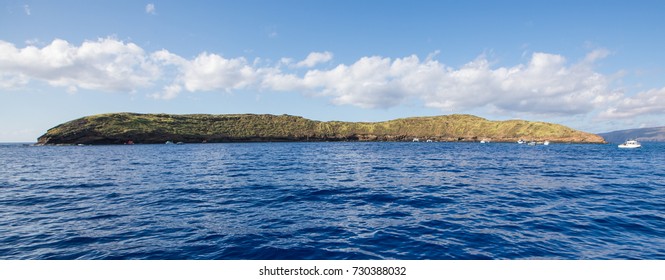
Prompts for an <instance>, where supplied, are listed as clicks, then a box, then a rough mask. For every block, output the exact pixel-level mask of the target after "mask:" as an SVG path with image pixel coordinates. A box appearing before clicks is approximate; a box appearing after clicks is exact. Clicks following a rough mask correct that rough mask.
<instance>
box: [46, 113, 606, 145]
mask: <svg viewBox="0 0 665 280" xmlns="http://www.w3.org/2000/svg"><path fill="white" fill-rule="evenodd" d="M414 138H417V139H419V140H420V141H427V140H432V141H468V142H472V141H480V140H483V139H487V140H490V141H493V142H513V141H517V140H519V139H524V140H526V141H545V140H548V141H550V142H565V143H604V139H603V138H602V137H600V136H598V135H595V134H591V133H586V132H582V131H577V130H574V129H572V128H569V127H565V126H562V125H558V124H552V123H545V122H530V121H524V120H509V121H489V120H486V119H484V118H480V117H477V116H472V115H447V116H434V117H413V118H403V119H396V120H390V121H383V122H341V121H328V122H322V121H315V120H309V119H306V118H303V117H298V116H290V115H255V114H233V115H207V114H193V115H169V114H136V113H111V114H101V115H93V116H87V117H82V118H79V119H76V120H73V121H69V122H66V123H63V124H60V125H58V126H56V127H54V128H51V129H49V130H48V131H47V132H46V133H45V134H44V135H42V136H41V137H39V139H38V144H39V145H68V144H70V145H71V144H123V143H128V142H130V141H131V142H130V143H136V144H153V143H165V142H166V141H172V142H183V143H202V142H208V143H211V142H268V141H412V140H413V139H414Z"/></svg>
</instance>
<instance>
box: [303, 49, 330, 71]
mask: <svg viewBox="0 0 665 280" xmlns="http://www.w3.org/2000/svg"><path fill="white" fill-rule="evenodd" d="M332 58H333V54H332V53H331V52H312V53H310V54H309V55H307V58H305V59H304V60H302V61H300V62H298V63H297V64H296V66H297V67H308V68H311V67H314V66H316V65H318V64H321V63H325V62H328V61H330V60H331V59H332Z"/></svg>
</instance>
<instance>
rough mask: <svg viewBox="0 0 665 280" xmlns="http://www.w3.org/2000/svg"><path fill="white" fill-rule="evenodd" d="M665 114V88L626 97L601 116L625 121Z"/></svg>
mask: <svg viewBox="0 0 665 280" xmlns="http://www.w3.org/2000/svg"><path fill="white" fill-rule="evenodd" d="M662 114H665V87H664V88H660V89H650V90H647V91H643V92H640V93H637V94H636V95H635V96H631V97H624V98H622V99H621V100H620V101H618V102H617V103H616V104H613V106H611V107H609V108H608V109H607V110H605V111H604V112H602V113H601V114H600V118H601V119H625V118H633V117H636V116H640V115H662Z"/></svg>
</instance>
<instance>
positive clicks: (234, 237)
mask: <svg viewBox="0 0 665 280" xmlns="http://www.w3.org/2000/svg"><path fill="white" fill-rule="evenodd" d="M0 259H5V260H7V259H39V260H41V259H160V260H163V259H186V260H190V259H191V260H201V259H222V260H237V259H280V260H307V259H324V260H337V259H399V260H422V259H435V260H450V259H665V143H643V148H641V149H618V148H617V146H616V145H609V144H608V145H589V144H587V145H583V144H551V145H549V146H527V145H518V144H512V143H488V144H480V143H423V142H420V143H387V142H381V143H377V142H373V143H365V142H334V143H222V144H185V145H117V146H47V147H35V146H29V145H21V144H2V145H0Z"/></svg>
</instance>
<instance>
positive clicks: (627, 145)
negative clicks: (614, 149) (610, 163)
mask: <svg viewBox="0 0 665 280" xmlns="http://www.w3.org/2000/svg"><path fill="white" fill-rule="evenodd" d="M641 147H642V144H640V142H637V140H626V142H623V144H620V145H619V148H628V149H632V148H641Z"/></svg>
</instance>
